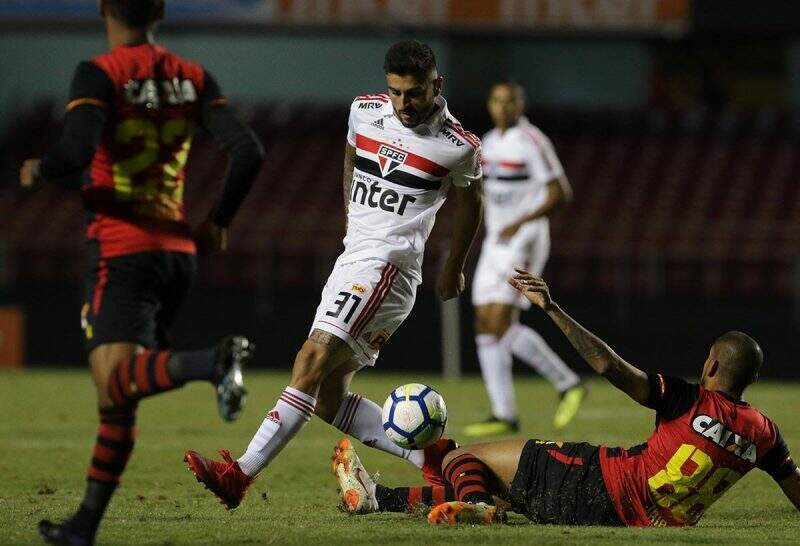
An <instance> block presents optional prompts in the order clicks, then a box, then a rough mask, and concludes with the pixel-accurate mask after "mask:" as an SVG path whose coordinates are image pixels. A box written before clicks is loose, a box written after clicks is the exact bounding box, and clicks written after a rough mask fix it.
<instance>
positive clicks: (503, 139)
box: [465, 81, 586, 437]
mask: <svg viewBox="0 0 800 546" xmlns="http://www.w3.org/2000/svg"><path fill="white" fill-rule="evenodd" d="M487 106H488V109H489V114H490V116H491V118H492V121H493V122H494V125H495V128H494V129H492V130H491V131H489V132H488V133H486V135H484V137H483V139H482V144H483V169H484V177H485V178H484V195H485V201H486V204H485V208H486V214H485V226H486V237H485V239H484V241H483V246H482V248H481V256H480V259H479V260H478V266H477V268H476V270H475V277H474V278H473V282H472V304H473V305H474V306H475V343H476V345H477V350H478V361H479V362H480V365H481V373H482V374H483V381H484V383H485V384H486V391H487V392H488V394H489V400H490V402H491V406H492V415H491V416H490V418H489V419H488V420H487V421H485V422H482V423H474V424H472V425H469V426H467V427H466V429H465V433H466V434H467V436H472V437H480V436H488V435H495V434H508V433H514V432H517V431H518V430H519V421H518V413H517V404H516V397H515V395H514V382H513V376H512V364H513V362H512V356H516V357H517V358H519V359H520V360H522V361H523V362H525V363H526V364H527V365H528V366H530V367H531V368H533V369H534V370H536V371H537V372H539V373H540V374H541V375H542V376H544V377H545V378H546V379H547V380H548V381H550V383H551V384H552V385H553V387H554V388H555V389H556V390H557V391H558V393H559V395H560V402H559V404H558V407H557V409H556V413H555V417H554V419H553V426H554V427H555V428H556V429H562V428H564V427H565V426H566V425H567V424H568V423H569V422H570V421H571V420H572V418H573V417H574V416H575V414H576V413H577V411H578V408H579V407H580V404H581V402H582V400H583V397H584V396H585V394H586V390H585V389H584V387H583V386H582V385H581V384H580V378H579V377H578V375H577V374H576V373H575V372H573V371H572V370H571V369H570V368H569V367H568V366H567V365H566V364H565V363H564V361H563V360H561V358H559V356H558V355H557V354H556V353H555V352H554V351H553V350H552V349H551V348H550V347H549V346H548V345H547V343H546V342H545V340H544V339H543V338H542V336H540V335H539V334H538V333H537V332H536V331H534V330H533V329H532V328H530V327H529V326H526V325H524V324H521V323H520V321H519V315H520V310H525V309H528V308H529V307H530V303H529V302H528V300H526V299H525V298H523V297H521V296H520V295H519V294H518V293H517V292H516V291H515V290H514V289H512V288H511V287H510V286H509V285H508V283H507V282H506V278H507V276H508V272H509V271H511V269H512V268H513V267H515V266H524V267H526V268H529V269H531V270H532V271H534V272H535V273H537V274H540V273H541V272H542V271H543V270H544V265H545V262H546V261H547V257H548V254H549V253H550V227H549V220H548V217H549V216H550V215H551V214H553V213H554V212H556V211H558V210H560V209H562V208H563V207H564V206H566V204H567V203H569V201H570V199H571V198H572V189H571V187H570V184H569V181H568V180H567V177H566V175H565V174H564V169H563V168H562V167H561V163H560V162H559V160H558V157H556V154H555V151H554V150H553V145H552V144H551V143H550V140H549V139H548V138H547V137H546V136H545V135H544V134H542V132H541V131H540V130H539V129H538V128H537V127H535V126H534V125H532V124H531V123H530V122H529V121H528V119H527V118H526V117H525V116H524V115H523V112H524V111H525V92H524V90H523V89H522V87H521V86H520V85H519V84H516V83H513V82H506V81H502V82H497V83H495V84H494V85H493V86H492V88H491V90H490V92H489V99H488V102H487Z"/></svg>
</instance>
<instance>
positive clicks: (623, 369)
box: [509, 269, 650, 404]
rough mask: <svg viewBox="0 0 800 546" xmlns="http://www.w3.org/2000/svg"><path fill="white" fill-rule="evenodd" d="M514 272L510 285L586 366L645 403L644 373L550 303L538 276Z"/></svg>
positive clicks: (645, 382) (646, 393)
mask: <svg viewBox="0 0 800 546" xmlns="http://www.w3.org/2000/svg"><path fill="white" fill-rule="evenodd" d="M516 271H517V272H516V274H515V275H514V276H513V277H512V278H511V279H509V283H510V284H511V286H513V287H514V288H516V289H517V290H519V291H520V292H522V294H523V295H524V296H525V297H526V298H528V300H530V301H531V303H533V304H534V305H536V306H538V307H540V308H541V309H542V310H543V311H545V312H546V313H547V315H548V316H549V317H550V319H551V320H552V321H553V322H555V324H556V326H558V327H559V328H560V329H561V331H562V332H564V335H565V336H566V337H567V339H568V340H569V342H570V343H571V344H572V346H573V347H575V350H576V351H578V354H580V355H581V356H582V357H583V359H584V360H585V361H586V363H587V364H589V366H591V367H592V369H593V370H594V371H596V372H597V373H599V374H600V375H602V376H603V377H605V378H606V379H608V381H609V382H610V383H611V384H612V385H614V386H615V387H617V388H618V389H620V390H621V391H622V392H624V393H625V394H627V395H628V396H630V397H631V398H633V399H634V400H635V401H636V402H638V403H640V404H646V403H647V401H648V398H649V393H650V386H649V382H648V379H647V374H646V373H644V372H643V371H642V370H640V369H638V368H636V367H635V366H632V365H631V364H629V363H627V362H626V361H625V360H623V359H622V358H620V356H619V355H617V353H615V352H614V351H613V349H611V347H609V346H608V345H606V344H605V343H604V342H603V340H601V339H600V338H599V337H597V336H596V335H594V334H593V333H591V332H590V331H588V330H587V329H586V328H584V327H583V326H581V325H580V324H578V323H577V322H576V321H575V319H573V318H572V317H570V316H569V315H568V314H567V313H565V312H564V311H563V310H562V309H561V307H559V306H558V304H557V303H556V302H554V301H553V299H552V298H551V296H550V290H549V289H548V288H547V284H545V282H544V281H543V280H542V279H541V278H540V277H536V276H534V275H532V274H530V273H528V272H527V271H524V270H522V269H517V270H516Z"/></svg>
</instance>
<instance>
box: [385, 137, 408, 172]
mask: <svg viewBox="0 0 800 546" xmlns="http://www.w3.org/2000/svg"><path fill="white" fill-rule="evenodd" d="M407 157H408V154H407V153H405V152H402V151H400V150H395V149H394V148H390V147H389V146H387V145H386V144H381V147H380V148H378V165H379V166H380V168H381V174H382V175H383V177H384V178H386V176H388V175H389V173H391V172H392V171H395V170H396V169H397V167H399V166H400V165H402V164H403V163H405V162H406V158H407Z"/></svg>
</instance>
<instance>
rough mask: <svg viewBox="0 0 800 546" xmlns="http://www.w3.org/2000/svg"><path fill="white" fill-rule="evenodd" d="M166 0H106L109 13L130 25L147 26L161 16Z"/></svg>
mask: <svg viewBox="0 0 800 546" xmlns="http://www.w3.org/2000/svg"><path fill="white" fill-rule="evenodd" d="M164 1H165V0H105V5H106V8H107V9H108V13H109V14H110V15H111V16H112V17H114V19H117V20H118V21H120V22H122V23H125V24H126V25H128V26H130V27H146V26H149V25H151V24H153V23H155V22H156V21H158V20H159V19H160V18H161V15H162V14H163V13H164Z"/></svg>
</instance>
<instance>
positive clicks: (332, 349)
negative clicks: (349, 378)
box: [238, 329, 353, 477]
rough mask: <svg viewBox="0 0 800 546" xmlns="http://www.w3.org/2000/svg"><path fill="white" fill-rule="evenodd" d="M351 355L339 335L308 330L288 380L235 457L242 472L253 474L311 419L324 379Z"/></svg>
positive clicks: (266, 463) (253, 475)
mask: <svg viewBox="0 0 800 546" xmlns="http://www.w3.org/2000/svg"><path fill="white" fill-rule="evenodd" d="M352 355H353V353H352V350H351V349H350V347H348V345H347V344H346V343H345V342H344V341H342V340H341V339H339V338H338V337H336V336H334V335H332V334H330V333H328V332H324V331H322V330H316V329H315V330H314V331H312V332H311V335H310V336H309V338H308V340H306V342H305V343H304V344H303V347H302V348H301V349H300V351H299V352H298V353H297V357H296V358H295V361H294V367H293V369H292V379H291V382H290V383H289V385H288V386H287V387H286V388H285V389H284V391H283V393H282V394H281V396H280V397H279V398H278V401H277V402H276V404H275V407H274V408H273V409H272V410H271V411H270V412H269V413H268V414H267V417H266V418H265V419H264V422H263V423H262V424H261V426H260V427H259V429H258V431H257V432H256V434H255V436H253V439H252V440H251V441H250V444H249V445H248V447H247V451H246V452H245V454H244V455H242V457H240V458H239V460H238V462H239V465H240V467H241V468H242V470H243V471H244V472H245V474H247V475H248V476H251V477H255V476H256V475H257V474H258V473H259V472H261V470H262V469H263V468H264V467H266V466H267V465H268V464H269V462H270V461H271V460H272V459H274V458H275V456H276V455H277V454H278V453H280V451H281V450H282V449H283V447H284V446H285V445H286V444H288V443H289V441H290V440H291V439H292V438H293V437H294V436H295V435H296V434H297V433H298V432H300V429H302V428H303V426H305V424H306V423H307V422H308V421H309V420H311V416H312V415H313V414H314V412H315V411H316V404H317V396H318V394H319V390H320V387H321V385H322V383H323V381H324V380H325V379H326V378H327V377H328V375H330V374H332V373H335V372H336V371H337V369H338V368H339V367H340V366H342V365H343V364H345V363H347V362H348V361H349V360H350V358H351V357H352Z"/></svg>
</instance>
